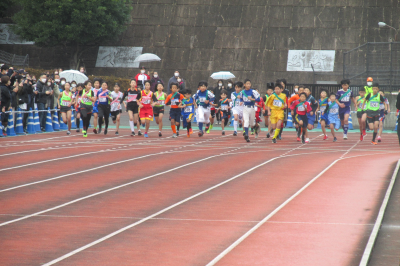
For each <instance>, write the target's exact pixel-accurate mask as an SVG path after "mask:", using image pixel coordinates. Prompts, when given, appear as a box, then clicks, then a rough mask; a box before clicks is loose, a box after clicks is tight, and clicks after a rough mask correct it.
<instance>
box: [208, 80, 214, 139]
mask: <svg viewBox="0 0 400 266" xmlns="http://www.w3.org/2000/svg"><path fill="white" fill-rule="evenodd" d="M209 90H210V91H211V93H213V90H214V89H213V88H209ZM213 95H214V93H213ZM215 106H216V104H214V101H213V102H211V103H210V108H211V109H210V110H211V112H210V122H209V123H208V124H206V133H207V134H210V130H211V129H213V127H214V118H215V113H216V111H215Z"/></svg>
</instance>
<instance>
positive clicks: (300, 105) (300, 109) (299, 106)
mask: <svg viewBox="0 0 400 266" xmlns="http://www.w3.org/2000/svg"><path fill="white" fill-rule="evenodd" d="M290 109H292V110H296V114H298V115H306V114H307V113H309V112H311V111H312V108H311V105H310V103H309V102H307V101H305V102H300V100H297V101H294V102H293V103H292V105H291V106H290Z"/></svg>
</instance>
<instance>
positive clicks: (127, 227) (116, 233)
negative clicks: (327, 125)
mask: <svg viewBox="0 0 400 266" xmlns="http://www.w3.org/2000/svg"><path fill="white" fill-rule="evenodd" d="M320 136H321V135H320ZM318 137H319V136H318ZM316 138H317V137H316ZM253 143H255V142H253ZM303 145H306V144H302V145H300V146H299V147H296V148H294V149H292V150H293V151H294V150H297V149H299V148H300V147H302V146H303ZM238 149H240V148H238ZM289 152H290V151H288V152H286V153H285V154H287V153H289ZM226 153H229V152H225V153H222V154H221V155H227V154H226ZM285 154H282V155H280V156H277V157H274V158H272V159H269V160H268V161H265V162H263V163H261V164H258V165H256V166H254V167H252V168H250V169H249V170H246V171H244V172H242V173H240V174H238V175H235V176H234V177H231V178H229V179H227V180H225V181H223V182H221V183H218V184H217V185H214V186H212V187H210V188H208V189H205V190H203V191H201V192H199V193H196V194H195V195H192V196H190V197H188V198H186V199H183V200H181V201H179V202H177V203H175V204H173V205H170V206H169V207H167V208H164V209H162V210H161V211H158V212H156V213H154V214H152V215H150V216H147V217H146V218H143V219H141V220H140V221H137V222H135V223H133V224H130V225H128V226H126V227H124V228H121V229H119V230H117V231H115V232H113V233H111V234H108V235H106V236H104V237H102V238H100V239H98V240H96V241H93V242H91V243H89V244H87V245H85V246H83V247H80V248H78V249H76V250H73V251H71V252H70V253H67V254H65V255H64V256H61V257H59V258H57V259H55V260H52V261H50V262H48V263H46V264H43V266H49V265H53V264H55V263H57V262H60V261H62V260H64V259H66V258H68V257H71V256H73V255H75V254H76V253H79V252H81V251H83V250H85V249H88V248H90V247H92V246H94V245H97V244H98V243H101V242H103V241H105V240H107V239H109V238H111V237H113V236H115V235H118V234H120V233H122V232H124V231H126V230H128V229H130V228H132V227H135V226H136V225H139V224H141V223H144V222H146V221H148V220H150V219H153V218H154V217H156V216H158V215H160V214H162V213H164V212H167V211H169V210H170V209H173V208H175V207H177V206H179V205H181V204H183V203H185V202H187V201H190V200H191V199H194V198H196V197H198V196H200V195H203V194H205V193H207V192H209V191H211V190H214V189H215V188H218V187H220V186H222V185H224V184H226V183H229V182H231V181H233V180H235V179H237V178H239V177H241V176H243V175H245V174H247V173H249V172H251V171H253V170H255V169H257V168H260V167H262V166H264V165H266V164H268V163H270V162H272V161H274V160H276V159H279V158H284V157H290V156H298V155H300V154H297V155H286V156H285ZM301 155H302V154H301ZM0 226H1V224H0Z"/></svg>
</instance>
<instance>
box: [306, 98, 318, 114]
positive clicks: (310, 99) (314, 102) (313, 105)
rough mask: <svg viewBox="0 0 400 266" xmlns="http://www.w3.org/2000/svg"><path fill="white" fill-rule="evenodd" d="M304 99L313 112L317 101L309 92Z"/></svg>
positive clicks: (316, 106)
mask: <svg viewBox="0 0 400 266" xmlns="http://www.w3.org/2000/svg"><path fill="white" fill-rule="evenodd" d="M306 101H307V102H308V103H309V104H310V106H311V109H312V111H313V112H315V111H316V110H317V108H318V103H317V101H316V100H315V98H314V96H312V95H311V94H310V95H309V96H308V97H307V99H306Z"/></svg>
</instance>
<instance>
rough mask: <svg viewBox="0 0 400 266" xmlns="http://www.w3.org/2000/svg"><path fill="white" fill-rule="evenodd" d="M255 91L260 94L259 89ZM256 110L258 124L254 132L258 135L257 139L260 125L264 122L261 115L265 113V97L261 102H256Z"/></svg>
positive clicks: (261, 98)
mask: <svg viewBox="0 0 400 266" xmlns="http://www.w3.org/2000/svg"><path fill="white" fill-rule="evenodd" d="M255 90H256V91H257V92H258V93H260V92H259V91H258V89H255ZM254 110H255V111H256V123H255V126H254V132H255V133H256V138H258V133H259V132H260V123H261V122H262V120H261V114H264V113H265V102H264V99H263V97H260V100H259V101H258V102H255V107H254Z"/></svg>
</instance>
